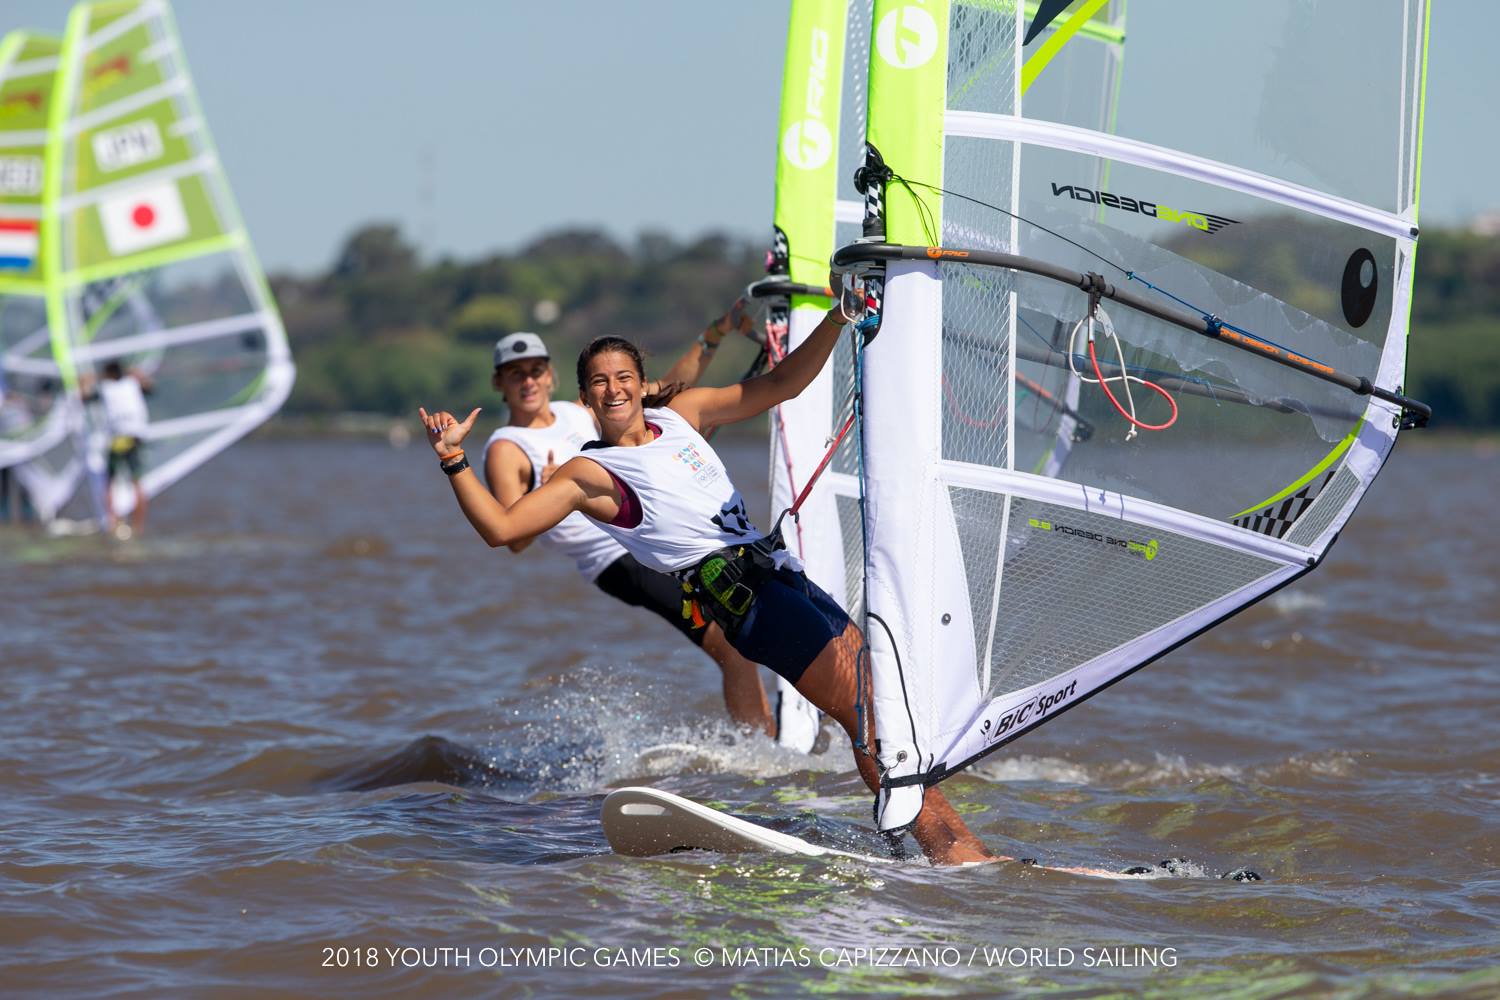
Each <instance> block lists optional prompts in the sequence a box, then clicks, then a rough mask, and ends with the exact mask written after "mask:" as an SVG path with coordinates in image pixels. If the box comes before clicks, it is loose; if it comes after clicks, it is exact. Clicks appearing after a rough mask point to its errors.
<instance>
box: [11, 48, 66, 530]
mask: <svg viewBox="0 0 1500 1000" xmlns="http://www.w3.org/2000/svg"><path fill="white" fill-rule="evenodd" d="M61 47H62V41H61V39H57V38H49V37H47V36H44V35H37V34H32V33H29V32H24V31H15V32H11V33H10V34H8V35H6V36H5V37H4V38H3V39H0V468H7V467H10V466H17V465H22V464H23V463H29V462H32V461H34V460H36V459H38V457H39V456H43V455H45V454H46V453H47V452H48V451H50V450H51V449H53V448H56V447H57V446H58V445H59V444H60V443H61V442H62V441H63V440H64V439H65V438H66V436H67V433H68V421H67V415H68V408H67V406H66V405H65V397H64V395H63V393H62V391H61V390H62V379H61V375H60V372H59V370H58V367H57V365H56V363H55V362H54V361H53V358H52V345H51V341H50V338H49V334H48V330H47V315H46V313H47V300H46V294H47V289H46V275H45V271H44V269H43V257H44V255H43V253H42V233H41V222H42V189H43V184H44V178H45V175H46V167H45V162H46V161H45V157H46V153H47V114H48V109H49V108H50V106H51V100H52V85H53V81H54V79H55V77H56V74H57V66H58V52H59V51H60V49H61ZM18 475H19V477H20V479H21V482H22V483H23V484H24V485H26V486H27V487H28V489H32V488H33V487H40V486H42V484H41V483H39V482H37V481H36V477H38V476H43V475H44V469H43V468H41V467H38V468H36V469H26V470H23V471H21V472H19V473H18ZM39 499H40V500H42V501H43V504H44V506H45V500H46V497H45V494H44V493H43V494H42V495H40V496H39Z"/></svg>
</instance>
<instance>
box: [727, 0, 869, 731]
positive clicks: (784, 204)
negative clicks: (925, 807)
mask: <svg viewBox="0 0 1500 1000" xmlns="http://www.w3.org/2000/svg"><path fill="white" fill-rule="evenodd" d="M869 38H870V0H793V3H792V8H791V17H790V20H789V23H788V27H787V46H786V62H785V64H784V69H783V75H782V90H781V117H780V124H779V127H778V129H777V137H778V142H777V156H776V207H775V225H774V227H773V229H772V247H771V251H770V253H769V255H768V257H767V272H768V274H767V278H766V280H765V281H763V282H760V283H758V285H757V286H753V287H752V292H753V293H755V294H758V295H761V296H763V297H764V299H765V301H766V302H767V303H768V306H769V308H768V309H767V314H766V351H767V353H768V354H769V355H770V360H771V362H772V363H773V364H774V363H775V362H776V361H777V360H779V359H780V358H782V357H785V356H786V353H787V352H788V351H790V350H792V349H794V348H795V347H796V346H797V345H798V344H800V343H802V341H803V340H805V339H806V338H807V336H808V334H810V333H811V332H812V330H813V328H814V327H815V326H817V325H818V322H819V321H820V320H821V319H822V318H823V316H824V315H825V314H826V313H827V312H828V308H829V305H830V302H831V300H830V298H829V296H828V294H826V292H827V288H826V286H827V282H828V262H829V258H830V257H831V256H832V254H833V249H834V247H835V246H838V245H839V244H840V243H841V242H848V241H850V240H852V239H854V238H856V237H857V236H858V235H859V232H860V220H861V218H862V213H863V205H862V203H861V201H860V199H859V195H858V193H857V192H856V191H855V190H854V188H853V180H852V178H853V176H854V170H855V168H856V167H857V166H858V165H859V164H860V163H861V162H862V160H863V157H864V131H865V126H864V107H865V71H866V67H867V66H868V64H869ZM852 361H853V355H852V354H849V353H845V354H841V355H840V356H839V357H838V358H836V359H835V361H834V363H833V364H831V365H829V366H827V367H826V368H825V369H824V371H823V372H822V373H820V374H819V376H818V378H817V379H815V380H814V382H813V383H812V385H810V386H809V387H808V388H807V389H806V390H804V391H803V393H802V394H801V395H800V396H798V397H797V398H796V399H793V400H789V401H788V402H786V403H784V404H782V405H781V406H779V407H777V408H776V409H775V410H773V411H772V413H771V517H772V518H773V519H774V518H775V517H776V516H777V515H779V514H780V513H781V512H782V511H784V510H787V509H788V508H790V507H791V506H792V504H793V502H794V501H795V500H796V498H797V497H798V495H799V494H800V493H802V492H803V490H804V488H805V487H806V486H807V484H808V483H809V482H810V480H811V478H812V474H813V472H814V470H815V469H816V468H817V467H818V465H819V463H820V462H822V460H823V459H824V457H825V454H826V452H827V449H828V447H829V445H830V443H831V441H832V440H833V439H834V437H835V436H836V435H837V433H838V431H839V430H840V429H841V428H843V426H844V425H845V423H846V422H847V421H848V420H849V418H850V416H851V415H852V412H853V407H854V367H853V364H852ZM846 440H847V441H848V442H849V445H848V446H847V447H840V448H839V449H838V451H837V452H836V454H835V455H834V458H833V464H832V465H831V466H830V468H829V469H828V471H827V472H825V473H824V475H823V476H822V477H821V479H820V480H819V484H818V488H817V489H816V490H814V491H812V492H810V493H808V495H807V498H806V500H805V501H804V502H803V505H802V506H801V507H800V508H799V510H798V514H797V517H796V518H795V519H793V520H789V521H787V522H786V523H785V524H784V525H783V530H784V537H785V538H786V543H787V548H788V550H789V551H791V552H792V554H793V555H795V556H797V557H798V558H799V559H800V560H801V561H802V563H803V565H804V566H805V567H806V569H807V573H808V576H809V577H810V578H811V579H812V580H813V581H814V582H815V583H817V584H818V585H819V586H820V587H822V588H823V589H824V590H826V591H828V593H829V594H831V595H832V596H833V597H834V598H835V599H836V600H838V601H839V602H840V603H841V604H843V606H844V607H845V609H846V610H849V611H850V612H851V613H857V612H858V607H859V600H860V595H861V593H862V584H861V579H862V577H863V551H864V546H863V542H862V538H861V526H860V520H859V509H858V498H859V484H858V481H857V480H856V478H855V475H854V473H855V463H854V461H853V458H852V456H853V453H854V449H853V436H852V435H847V436H846ZM776 714H777V722H778V732H779V734H780V735H779V736H778V739H780V741H781V742H783V743H784V744H787V745H791V746H797V747H799V748H801V749H804V750H806V749H810V748H811V745H812V742H813V739H814V738H815V737H816V735H817V712H816V709H814V708H812V706H811V705H810V704H808V703H807V702H806V701H805V699H803V698H802V697H801V695H799V694H798V693H797V691H796V689H795V688H793V687H792V686H791V685H790V684H788V683H786V681H785V680H784V679H783V678H777V713H776Z"/></svg>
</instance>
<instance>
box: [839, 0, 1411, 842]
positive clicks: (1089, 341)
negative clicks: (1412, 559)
mask: <svg viewBox="0 0 1500 1000" xmlns="http://www.w3.org/2000/svg"><path fill="white" fill-rule="evenodd" d="M1189 6H1190V7H1191V8H1192V9H1191V10H1190V11H1189V10H1184V9H1181V5H1170V4H1154V5H1149V6H1148V5H1143V4H1139V3H1137V4H1132V5H1131V6H1130V16H1131V23H1130V31H1129V36H1128V37H1129V43H1128V46H1129V50H1130V63H1129V69H1128V71H1126V72H1123V73H1118V72H1116V76H1115V78H1116V79H1117V81H1118V88H1117V93H1116V94H1115V97H1116V98H1117V100H1115V101H1112V102H1110V106H1109V110H1108V111H1107V112H1106V113H1105V114H1104V116H1103V117H1102V118H1101V116H1100V107H1099V105H1097V104H1093V105H1090V104H1089V103H1088V102H1087V101H1084V100H1081V99H1077V97H1076V95H1078V94H1083V93H1091V94H1093V95H1095V97H1097V95H1098V94H1100V93H1101V92H1102V91H1101V89H1100V86H1099V81H1100V80H1102V79H1103V78H1105V77H1107V76H1109V74H1110V69H1109V67H1108V66H1101V65H1099V64H1097V63H1096V64H1095V67H1094V70H1095V71H1090V68H1089V66H1088V65H1087V60H1086V58H1085V54H1086V52H1087V51H1088V50H1087V48H1086V47H1085V46H1086V42H1085V40H1086V39H1092V42H1093V43H1097V44H1098V48H1099V50H1100V51H1102V52H1110V46H1111V45H1115V44H1118V40H1119V39H1121V38H1123V32H1120V31H1119V30H1118V29H1120V28H1121V24H1120V22H1119V21H1118V20H1117V19H1115V18H1114V17H1113V16H1112V15H1111V13H1110V10H1109V9H1108V8H1106V6H1105V5H1104V4H1102V3H1099V2H1096V0H1083V2H1075V3H1071V4H1057V3H1053V4H1038V5H1028V6H1027V7H1026V8H1025V9H1017V8H1016V7H1015V6H1013V5H1011V4H1005V3H982V2H978V0H975V2H962V0H955V2H953V3H951V4H949V3H942V2H936V0H929V2H925V3H917V2H903V0H891V2H883V3H879V4H877V6H876V12H875V25H876V27H875V37H876V39H877V44H876V46H875V53H874V55H873V57H872V62H871V71H870V81H871V83H870V112H869V116H870V128H869V142H870V144H871V146H872V149H873V151H874V154H877V156H876V158H873V159H872V161H871V163H872V165H874V166H876V167H887V168H889V171H890V177H889V179H888V180H887V181H886V183H884V184H883V185H882V186H881V190H880V191H878V192H875V193H874V194H873V196H872V197H871V200H870V203H871V207H872V211H873V212H874V213H875V214H876V216H877V218H878V221H879V222H880V223H882V224H883V226H884V230H885V239H886V242H887V243H888V244H891V245H894V246H895V247H898V248H899V247H906V248H909V250H908V251H901V254H904V256H901V255H900V254H898V255H895V256H888V257H886V258H883V259H889V260H891V261H892V262H891V263H889V264H888V265H886V269H885V273H884V276H883V277H884V286H883V294H884V301H883V318H882V326H881V330H882V331H883V332H882V333H881V334H880V336H879V337H878V338H877V340H876V341H875V342H874V343H872V344H871V345H870V346H869V348H868V349H867V350H866V352H865V357H864V362H863V363H864V371H865V393H864V398H865V406H866V412H867V414H868V416H867V419H866V421H865V424H864V427H863V435H864V447H865V450H866V466H867V475H866V484H865V485H866V497H867V515H868V525H869V532H870V548H869V552H868V555H867V573H868V589H869V593H870V609H869V612H870V617H869V628H870V633H871V643H872V650H873V652H874V654H875V658H874V663H875V672H876V675H875V693H876V699H877V704H876V714H877V723H878V726H879V730H880V738H881V750H880V754H881V760H882V763H883V764H884V765H885V767H886V768H887V773H886V780H885V789H884V794H883V801H882V807H883V808H882V816H881V823H882V826H885V827H894V826H900V825H902V824H904V823H906V822H909V821H910V819H911V818H912V817H913V816H914V815H915V812H916V810H917V809H918V808H919V807H920V793H919V789H920V788H921V787H923V786H925V785H928V784H931V783H932V782H934V781H937V780H941V778H942V777H944V776H946V775H948V774H951V773H953V772H954V771H955V770H957V769H959V768H962V767H964V766H966V764H968V763H969V762H971V761H972V760H973V759H975V758H976V757H977V756H979V755H981V754H983V753H987V752H989V751H990V750H993V749H994V748H996V747H998V746H1000V745H1002V744H1003V743H1004V742H1006V741H1008V740H1009V739H1012V738H1014V737H1015V736H1016V735H1019V734H1020V733H1022V732H1025V731H1026V730H1027V729H1029V728H1031V727H1033V726H1035V725H1037V724H1038V723H1040V722H1041V721H1044V720H1045V719H1048V718H1051V717H1053V716H1055V715H1056V714H1058V713H1059V712H1060V711H1062V710H1065V709H1066V708H1068V707H1071V706H1072V705H1074V704H1077V703H1079V702H1080V701H1081V700H1083V699H1084V698H1086V697H1088V696H1089V695H1090V694H1092V693H1094V692H1095V691H1097V690H1098V689H1100V688H1101V687H1103V686H1106V685H1108V684H1109V683H1112V682H1113V681H1114V680H1117V679H1119V678H1120V677H1122V676H1124V675H1125V674H1127V673H1129V672H1130V671H1131V670H1134V669H1136V668H1138V667H1139V666H1141V665H1143V664H1145V663H1147V662H1149V661H1150V660H1151V659H1154V658H1155V657H1157V656H1159V655H1161V654H1162V653H1163V652H1165V651H1167V650H1169V649H1171V648H1173V647H1174V646H1175V645H1177V644H1179V643H1181V642H1183V641H1186V640H1187V639H1188V638H1190V637H1191V636H1193V635H1195V634H1197V633H1198V632H1200V631H1202V630H1203V629H1205V628H1208V627H1211V626H1212V625H1213V624H1215V623H1216V622H1217V621H1219V620H1221V619H1222V618H1224V617H1227V616H1228V615H1230V614H1233V613H1234V612H1235V611H1237V610H1239V609H1241V608H1243V607H1244V606H1245V605H1247V604H1248V603H1250V602H1252V601H1254V600H1256V599H1258V598H1259V597H1262V596H1264V595H1265V594H1267V593H1269V592H1270V591H1271V590H1273V589H1275V588H1276V587H1279V586H1281V585H1283V584H1285V583H1287V582H1289V581H1290V580H1292V579H1294V578H1295V577H1296V576H1298V575H1300V574H1301V573H1304V572H1306V571H1307V570H1308V569H1309V568H1311V567H1312V566H1313V565H1315V564H1316V562H1317V561H1318V559H1319V558H1320V557H1321V556H1322V554H1323V553H1324V552H1325V551H1326V549H1327V546H1328V545H1329V544H1330V543H1331V541H1332V539H1333V537H1334V536H1335V535H1336V534H1337V532H1338V530H1339V528H1340V527H1341V526H1342V524H1343V523H1344V521H1345V520H1347V518H1348V516H1349V515H1350V514H1351V513H1352V510H1353V506H1354V505H1355V504H1356V503H1357V502H1358V500H1359V498H1360V496H1361V495H1362V494H1363V492H1364V490H1365V489H1366V488H1367V486H1368V484H1369V482H1370V480H1371V479H1373V477H1374V475H1375V474H1376V473H1377V472H1378V470H1379V468H1380V465H1381V463H1382V462H1383V461H1384V458H1385V456H1386V455H1387V454H1388V453H1389V450H1390V447H1391V445H1392V444H1393V442H1394V439H1395V434H1396V428H1395V426H1394V425H1395V424H1400V423H1401V422H1402V421H1403V420H1405V419H1416V420H1420V419H1421V413H1422V411H1423V410H1424V409H1425V408H1424V407H1422V405H1421V404H1419V403H1414V402H1413V401H1410V400H1405V399H1404V397H1401V396H1400V384H1401V381H1402V377H1403V374H1404V361H1405V341H1406V318H1407V312H1408V309H1409V302H1410V281H1411V275H1410V270H1411V268H1410V261H1411V254H1412V250H1413V247H1414V243H1415V237H1416V231H1415V221H1416V218H1415V208H1416V203H1417V198H1416V194H1417V171H1416V169H1415V166H1416V164H1417V163H1418V162H1419V156H1418V154H1419V150H1418V149H1417V148H1416V138H1415V137H1416V136H1418V135H1419V134H1420V110H1421V85H1420V80H1421V68H1422V64H1423V45H1424V42H1423V36H1424V30H1425V17H1426V11H1425V6H1424V5H1420V4H1417V5H1412V4H1403V3H1399V2H1387V3H1383V4H1378V5H1375V6H1374V7H1371V6H1369V5H1363V6H1361V8H1360V10H1361V11H1362V12H1363V13H1362V14H1361V15H1360V16H1359V17H1357V18H1353V20H1349V21H1344V22H1341V23H1344V24H1345V25H1346V27H1348V31H1344V32H1343V33H1340V32H1338V31H1335V30H1333V28H1332V24H1333V22H1332V21H1331V20H1329V19H1328V18H1326V17H1325V16H1324V15H1323V14H1322V13H1319V14H1317V15H1308V14H1307V10H1308V8H1307V6H1306V5H1302V4H1294V3H1288V4H1277V5H1272V6H1273V8H1274V9H1273V10H1271V11H1269V12H1265V11H1261V10H1259V9H1258V10H1257V12H1256V15H1255V16H1256V18H1257V19H1258V20H1257V21H1256V24H1257V27H1256V28H1255V30H1254V31H1248V30H1247V31H1242V30H1241V29H1242V28H1243V25H1242V24H1241V22H1242V21H1246V20H1247V18H1248V17H1249V16H1248V15H1245V16H1241V14H1242V13H1243V12H1241V14H1236V13H1232V12H1223V11H1221V10H1220V8H1218V7H1217V6H1216V5H1189ZM1349 26H1352V27H1349ZM1184 28H1191V30H1192V32H1196V34H1193V35H1192V37H1195V38H1197V37H1203V38H1209V39H1218V41H1219V43H1221V44H1223V45H1224V46H1225V47H1226V48H1228V47H1230V43H1231V40H1232V48H1233V49H1234V51H1235V52H1236V65H1235V68H1234V72H1232V73H1215V74H1206V76H1207V77H1208V78H1207V79H1206V80H1204V82H1203V85H1202V86H1201V87H1200V86H1198V85H1197V84H1196V83H1195V84H1194V85H1193V86H1184V85H1183V81H1182V74H1181V72H1180V65H1181V60H1180V59H1178V58H1176V57H1175V52H1176V49H1175V47H1176V46H1178V44H1179V43H1180V42H1181V40H1182V38H1183V37H1185V36H1184V33H1183V31H1184ZM1350 32H1352V33H1353V35H1355V36H1358V37H1357V38H1354V39H1350V38H1349V34H1350ZM881 39H886V40H887V41H888V42H889V44H888V45H884V46H883V45H882V44H881ZM1346 40H1347V41H1346ZM1356 43H1358V44H1356ZM1309 46H1313V47H1318V49H1319V51H1320V52H1321V62H1320V61H1319V60H1309V62H1308V64H1307V65H1306V66H1304V67H1303V68H1301V69H1299V70H1297V71H1296V73H1295V74H1294V75H1295V76H1296V79H1297V80H1298V81H1300V82H1301V84H1302V87H1301V90H1300V91H1299V93H1298V96H1297V98H1296V99H1295V100H1293V99H1292V95H1291V91H1292V89H1295V88H1289V86H1288V83H1287V80H1286V79H1285V78H1284V74H1285V73H1287V72H1290V70H1289V69H1288V68H1287V66H1286V59H1287V56H1286V53H1288V52H1303V51H1310V49H1309ZM1109 58H1116V59H1117V58H1118V53H1117V52H1116V53H1113V54H1112V55H1111V56H1109ZM1070 60H1071V62H1070ZM1356 63H1358V65H1355V64H1356ZM1314 64H1316V66H1315V68H1309V67H1313V66H1314ZM1064 67H1071V68H1070V69H1069V70H1068V71H1067V72H1065V73H1062V74H1060V75H1052V74H1057V72H1058V71H1059V70H1061V69H1063V68H1064ZM1118 68H1119V64H1118V62H1116V63H1115V65H1114V69H1115V70H1118ZM1199 75H1204V74H1198V75H1194V79H1195V80H1196V79H1197V78H1198V76H1199ZM1403 80H1404V81H1405V82H1404V83H1403V82H1402V81H1403ZM1079 81H1092V82H1091V83H1088V82H1086V83H1080V82H1079ZM1372 81H1378V85H1374V84H1373V83H1372ZM1070 96H1072V97H1073V99H1071V100H1070V99H1069V98H1070ZM1208 101H1216V102H1219V103H1220V105H1221V106H1222V107H1224V108H1235V109H1238V111H1239V114H1238V115H1227V116H1223V117H1219V118H1215V119H1214V120H1213V121H1212V123H1210V124H1208V125H1205V126H1203V127H1200V125H1201V124H1202V123H1201V122H1200V121H1199V120H1198V114H1197V113H1198V112H1199V111H1200V110H1201V108H1202V106H1203V105H1204V104H1205V103H1206V102H1208ZM1217 113H1218V112H1217V111H1216V114H1217ZM1334 119H1336V121H1334ZM1320 123H1329V124H1328V127H1327V129H1326V130H1324V129H1322V128H1321V127H1320ZM1351 128H1353V129H1355V130H1357V131H1359V132H1360V133H1361V134H1363V135H1365V136H1366V139H1367V141H1368V143H1369V145H1368V147H1366V146H1359V147H1357V148H1360V149H1361V154H1360V156H1359V157H1354V156H1352V155H1351V153H1350V150H1351V149H1353V148H1356V147H1355V146H1352V145H1351V144H1350V143H1349V142H1348V141H1344V140H1347V133H1348V130H1349V129H1351ZM1331 136H1343V137H1344V140H1339V141H1333V140H1332V139H1331V138H1330V137H1331ZM1367 148H1368V149H1372V150H1374V153H1373V154H1368V155H1373V157H1374V158H1375V159H1376V160H1378V161H1379V163H1378V165H1376V166H1372V167H1371V168H1370V170H1369V171H1367V172H1361V170H1358V169H1351V161H1353V160H1356V159H1357V160H1359V162H1360V164H1361V165H1363V164H1364V163H1365V162H1367V159H1368V155H1367V152H1366V150H1367ZM1372 176H1373V177H1378V178H1381V179H1382V180H1381V184H1384V185H1386V188H1387V190H1386V191H1385V193H1384V194H1380V193H1379V192H1377V191H1376V190H1375V187H1372V186H1371V185H1370V184H1369V183H1368V181H1369V178H1370V177H1372ZM924 247H929V248H933V249H930V250H924V249H923V248H924ZM938 248H941V249H938ZM850 249H851V251H852V252H851V253H850V254H848V255H847V256H845V257H844V259H846V260H848V261H854V262H857V261H859V260H861V259H862V258H861V256H860V253H859V252H858V250H857V248H850ZM841 254H843V251H841ZM986 254H989V256H988V258H987V259H986V260H984V261H983V262H981V261H980V258H984V257H986ZM996 255H1010V256H996ZM863 260H864V261H865V266H870V264H871V263H872V262H873V261H874V258H872V257H871V256H870V255H869V254H866V255H865V256H864V258H863ZM1089 272H1094V273H1095V274H1096V275H1097V277H1095V278H1089V277H1088V276H1087V275H1088V273H1089ZM1070 275H1071V277H1069V276H1070ZM877 277H878V276H877ZM876 286H877V288H878V287H879V282H878V281H877V282H876ZM1090 287H1092V288H1094V289H1095V291H1096V293H1097V294H1098V297H1099V298H1098V300H1097V301H1095V302H1094V303H1093V312H1092V318H1091V319H1090V315H1091V300H1090V298H1089V296H1088V294H1086V292H1085V289H1087V288H1090ZM1273 359H1274V360H1273ZM1278 361H1279V362H1280V363H1276V362H1278ZM1372 388H1373V394H1371V391H1372ZM1351 389H1353V390H1356V391H1351ZM1049 397H1050V398H1049ZM1111 397H1115V398H1111ZM1044 404H1045V405H1044ZM1069 424H1071V426H1069ZM1081 430H1082V432H1081Z"/></svg>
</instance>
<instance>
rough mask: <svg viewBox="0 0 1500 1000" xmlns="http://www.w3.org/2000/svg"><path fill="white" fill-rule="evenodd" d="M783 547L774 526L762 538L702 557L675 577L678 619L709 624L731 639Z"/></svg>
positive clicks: (748, 614) (697, 623)
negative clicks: (679, 603) (679, 598)
mask: <svg viewBox="0 0 1500 1000" xmlns="http://www.w3.org/2000/svg"><path fill="white" fill-rule="evenodd" d="M784 548H786V545H785V543H784V542H783V541H782V538H781V531H780V530H779V526H778V530H776V531H773V532H772V533H771V534H770V535H767V536H766V537H764V538H759V539H757V540H755V541H753V542H746V543H745V544H743V545H730V546H727V547H725V548H722V549H717V550H715V551H713V552H710V553H709V554H708V555H706V556H704V557H703V558H702V559H701V560H699V562H698V565H696V566H694V567H693V568H692V569H690V570H686V571H684V572H682V573H681V574H679V576H678V579H679V580H681V581H682V592H683V595H684V596H683V599H682V617H684V618H687V619H690V620H691V621H692V622H693V624H694V625H695V626H701V625H704V624H707V623H708V622H713V623H715V624H716V625H718V626H719V628H721V629H723V630H724V635H725V636H727V637H729V638H731V639H732V638H734V636H736V635H738V634H739V630H740V629H741V628H742V627H743V626H744V624H745V620H746V619H747V618H749V617H750V611H751V609H752V608H754V607H755V594H756V591H757V589H758V588H759V587H760V585H761V583H762V582H764V581H765V580H766V579H767V578H768V577H769V576H770V575H771V573H772V572H773V571H774V570H775V569H776V558H775V556H774V553H775V552H776V550H777V549H784Z"/></svg>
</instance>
